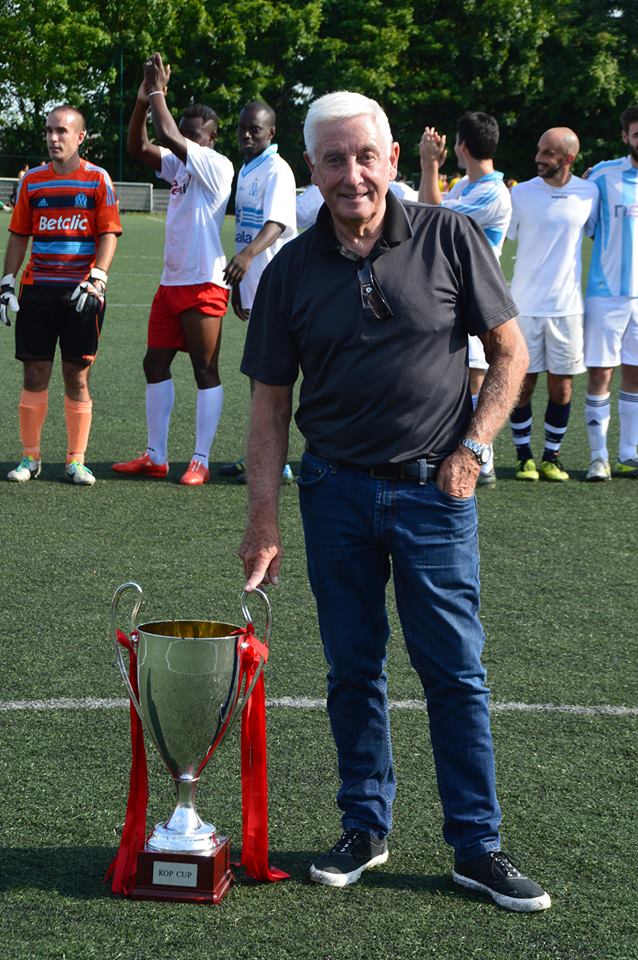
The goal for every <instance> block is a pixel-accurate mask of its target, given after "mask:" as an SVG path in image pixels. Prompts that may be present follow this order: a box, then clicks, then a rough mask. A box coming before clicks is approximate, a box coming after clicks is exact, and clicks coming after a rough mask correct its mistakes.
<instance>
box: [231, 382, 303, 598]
mask: <svg viewBox="0 0 638 960" xmlns="http://www.w3.org/2000/svg"><path fill="white" fill-rule="evenodd" d="M291 414H292V387H291V386H290V387H275V386H270V385H268V384H265V383H259V382H258V381H256V382H255V392H254V395H253V400H252V405H251V411H250V427H249V431H248V457H247V469H248V525H247V527H246V533H245V534H244V539H243V541H242V544H241V547H240V548H239V556H240V557H241V560H242V562H243V564H244V572H245V574H246V577H247V581H246V587H245V589H246V590H253V589H254V588H255V587H258V586H259V584H260V583H272V584H274V585H276V584H277V583H278V582H279V570H280V567H281V559H282V555H283V549H282V545H281V537H280V534H279V491H280V489H281V471H282V469H283V466H284V463H285V462H286V457H287V453H288V431H289V427H290V417H291Z"/></svg>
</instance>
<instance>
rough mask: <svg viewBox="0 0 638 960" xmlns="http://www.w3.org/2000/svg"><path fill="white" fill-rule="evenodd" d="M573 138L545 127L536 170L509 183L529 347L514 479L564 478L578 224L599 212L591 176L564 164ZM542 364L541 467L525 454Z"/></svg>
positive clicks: (577, 328) (515, 421) (578, 339)
mask: <svg viewBox="0 0 638 960" xmlns="http://www.w3.org/2000/svg"><path fill="white" fill-rule="evenodd" d="M579 149H580V144H579V142H578V137H577V136H576V134H575V133H574V131H573V130H570V129H569V128H568V127H552V128H551V129H550V130H547V132H546V133H544V134H543V136H542V137H541V138H540V140H539V141H538V150H537V153H536V168H537V170H538V176H537V177H534V178H533V179H532V180H527V181H525V183H519V184H517V186H515V187H514V188H513V189H512V222H511V224H510V229H509V232H508V236H509V237H510V239H512V240H518V247H517V251H516V265H515V267H514V276H513V277H512V295H513V297H514V300H515V301H516V304H517V306H518V308H519V310H520V316H519V318H518V322H519V325H520V327H521V330H522V331H523V336H524V337H525V340H526V342H527V349H528V350H529V358H530V359H529V368H528V372H527V375H526V377H525V380H524V381H523V386H522V388H521V393H520V396H519V400H518V404H517V406H515V407H514V409H513V410H512V413H511V414H510V425H511V428H512V435H513V438H514V444H515V446H516V460H517V465H516V479H517V480H527V481H529V480H531V481H535V480H538V479H539V478H540V477H542V479H543V480H549V481H553V482H558V483H561V482H564V481H565V480H569V474H568V473H567V471H566V470H565V469H564V468H563V466H562V464H561V462H560V460H559V459H558V454H559V452H560V446H561V443H562V441H563V439H564V437H565V432H566V430H567V423H568V421H569V412H570V407H571V399H572V379H573V377H574V375H575V374H577V373H584V371H585V367H584V364H583V295H582V292H581V273H582V258H581V246H582V240H583V231H586V232H587V233H588V235H590V236H591V233H592V232H593V229H594V227H595V223H596V216H597V212H598V193H597V191H596V190H595V189H594V190H592V186H593V185H592V184H591V183H589V182H588V181H587V180H582V179H581V178H580V177H576V176H574V175H573V174H572V172H571V167H572V164H573V163H574V160H575V159H576V156H577V154H578V151H579ZM544 371H547V392H548V395H549V398H548V402H547V407H546V410H545V447H544V450H543V456H542V461H541V465H540V468H537V466H536V462H535V460H534V456H533V454H532V447H531V438H532V394H533V393H534V387H535V386H536V381H537V379H538V375H539V373H543V372H544Z"/></svg>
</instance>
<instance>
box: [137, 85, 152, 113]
mask: <svg viewBox="0 0 638 960" xmlns="http://www.w3.org/2000/svg"><path fill="white" fill-rule="evenodd" d="M137 99H138V100H139V101H140V102H141V103H143V104H144V106H145V107H148V105H149V103H150V101H149V99H148V93H147V92H146V81H145V80H142V82H141V83H140V87H139V90H138V91H137Z"/></svg>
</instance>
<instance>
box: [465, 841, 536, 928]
mask: <svg viewBox="0 0 638 960" xmlns="http://www.w3.org/2000/svg"><path fill="white" fill-rule="evenodd" d="M452 879H453V880H454V882H455V883H458V884H460V886H462V887H468V888H469V889H470V890H482V891H483V893H487V894H488V895H489V896H490V897H491V898H492V900H494V901H495V902H496V903H498V905H499V907H505V909H506V910H517V911H518V912H519V913H532V912H533V911H534V910H547V908H548V907H550V906H551V904H552V901H551V898H550V896H549V894H548V893H545V891H544V890H543V888H542V887H540V886H539V885H538V884H537V883H535V881H534V880H530V879H529V877H526V876H525V874H524V873H521V872H520V870H518V867H517V864H516V863H515V861H514V860H512V858H511V857H510V856H508V855H507V854H506V853H503V851H502V850H496V851H493V852H492V853H487V854H485V856H483V857H479V858H478V859H477V860H470V861H469V862H468V863H462V864H456V865H455V867H454V870H453V871H452Z"/></svg>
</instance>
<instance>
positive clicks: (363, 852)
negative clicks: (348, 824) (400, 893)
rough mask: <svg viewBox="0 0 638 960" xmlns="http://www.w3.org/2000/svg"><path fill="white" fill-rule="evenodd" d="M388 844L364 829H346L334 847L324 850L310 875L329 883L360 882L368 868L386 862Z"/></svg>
mask: <svg viewBox="0 0 638 960" xmlns="http://www.w3.org/2000/svg"><path fill="white" fill-rule="evenodd" d="M387 859H388V844H387V842H386V840H385V838H384V839H379V838H377V837H373V836H372V835H371V834H369V833H365V832H364V831H363V830H346V831H344V833H343V834H342V835H341V837H340V839H339V840H338V841H337V842H336V843H335V845H334V847H333V848H332V850H329V851H328V853H322V854H321V856H319V857H317V859H316V860H315V862H314V863H313V864H312V866H311V867H310V879H311V880H314V881H315V883H323V884H325V885H326V886H328V887H347V886H349V885H350V884H351V883H356V882H357V880H358V879H359V877H360V876H361V874H362V873H363V871H364V870H368V869H369V868H370V867H376V866H377V864H379V863H385V862H386V860H387Z"/></svg>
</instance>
